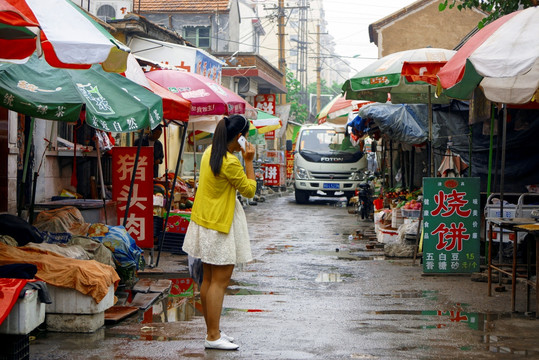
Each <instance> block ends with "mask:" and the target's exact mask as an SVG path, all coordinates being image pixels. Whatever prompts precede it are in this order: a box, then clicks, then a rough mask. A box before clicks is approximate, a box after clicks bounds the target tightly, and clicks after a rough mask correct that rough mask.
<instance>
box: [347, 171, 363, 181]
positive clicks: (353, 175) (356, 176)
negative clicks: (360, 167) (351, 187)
mask: <svg viewBox="0 0 539 360" xmlns="http://www.w3.org/2000/svg"><path fill="white" fill-rule="evenodd" d="M349 179H350V180H353V181H359V180H361V173H360V172H353V173H351V174H350V177H349Z"/></svg>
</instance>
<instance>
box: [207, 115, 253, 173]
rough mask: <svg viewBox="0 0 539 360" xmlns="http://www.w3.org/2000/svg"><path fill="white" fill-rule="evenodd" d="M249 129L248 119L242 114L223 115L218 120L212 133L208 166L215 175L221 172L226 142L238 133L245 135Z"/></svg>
mask: <svg viewBox="0 0 539 360" xmlns="http://www.w3.org/2000/svg"><path fill="white" fill-rule="evenodd" d="M248 131H249V120H247V119H246V118H245V117H243V115H232V116H230V117H226V116H225V117H224V118H222V119H221V121H219V123H218V124H217V127H216V128H215V133H214V134H213V140H212V147H211V155H210V167H211V170H212V171H213V174H214V175H215V176H217V175H219V173H220V172H221V166H222V165H223V157H224V156H226V154H227V151H228V149H227V146H228V143H229V142H231V141H232V140H234V138H235V137H236V136H237V135H238V134H240V133H241V134H242V135H243V136H245V135H247V132H248Z"/></svg>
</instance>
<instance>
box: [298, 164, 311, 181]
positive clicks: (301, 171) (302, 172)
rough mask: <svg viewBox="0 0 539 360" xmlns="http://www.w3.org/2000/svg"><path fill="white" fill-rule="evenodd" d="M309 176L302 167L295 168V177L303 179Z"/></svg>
mask: <svg viewBox="0 0 539 360" xmlns="http://www.w3.org/2000/svg"><path fill="white" fill-rule="evenodd" d="M308 178H309V172H308V171H307V170H305V169H304V168H302V167H297V168H296V179H301V180H305V179H308Z"/></svg>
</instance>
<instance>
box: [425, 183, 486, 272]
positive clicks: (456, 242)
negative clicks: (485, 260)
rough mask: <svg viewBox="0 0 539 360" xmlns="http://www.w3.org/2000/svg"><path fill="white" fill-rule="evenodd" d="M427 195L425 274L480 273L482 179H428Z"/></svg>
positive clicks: (426, 184)
mask: <svg viewBox="0 0 539 360" xmlns="http://www.w3.org/2000/svg"><path fill="white" fill-rule="evenodd" d="M423 196H424V199H423V272H424V273H472V272H478V271H479V263H480V261H479V232H480V228H481V222H480V217H479V216H480V215H479V214H480V212H479V178H424V179H423Z"/></svg>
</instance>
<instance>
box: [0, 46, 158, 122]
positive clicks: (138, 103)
mask: <svg viewBox="0 0 539 360" xmlns="http://www.w3.org/2000/svg"><path fill="white" fill-rule="evenodd" d="M0 98H1V99H2V100H1V102H0V105H1V106H3V107H5V108H8V109H10V110H14V111H17V112H19V113H22V114H26V115H29V116H32V117H36V118H40V119H47V120H58V121H67V122H73V121H77V119H78V118H79V114H80V112H81V110H82V108H83V106H84V109H85V111H86V122H87V123H88V125H90V126H91V127H94V128H96V129H100V130H104V131H113V132H132V131H137V130H140V129H144V128H148V127H150V128H152V129H153V128H154V127H156V126H157V125H158V124H159V123H160V121H161V119H162V117H163V108H162V100H161V98H160V97H159V96H158V95H155V94H153V93H152V92H151V91H149V90H147V89H145V88H144V87H142V86H140V85H138V84H136V83H134V82H132V81H131V80H129V79H126V78H125V77H123V76H121V75H119V74H116V73H109V72H106V71H104V70H103V69H102V68H101V66H100V65H93V66H92V67H91V68H90V69H88V70H71V69H60V68H55V67H52V66H50V65H49V64H48V63H47V62H46V61H45V60H44V59H38V58H37V57H35V56H32V57H31V58H30V59H29V60H28V62H26V63H25V64H10V63H0Z"/></svg>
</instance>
